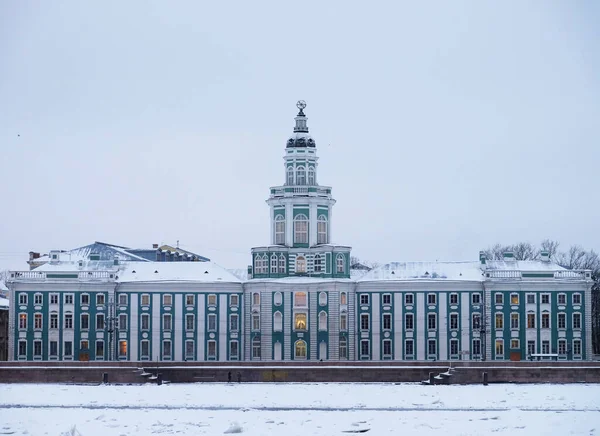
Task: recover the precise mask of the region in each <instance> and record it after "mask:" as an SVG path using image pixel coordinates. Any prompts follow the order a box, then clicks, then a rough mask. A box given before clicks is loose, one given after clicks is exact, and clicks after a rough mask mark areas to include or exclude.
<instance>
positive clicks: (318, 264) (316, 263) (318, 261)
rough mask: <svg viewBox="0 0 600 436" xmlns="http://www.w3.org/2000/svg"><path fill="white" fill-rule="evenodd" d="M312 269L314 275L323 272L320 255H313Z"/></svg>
mask: <svg viewBox="0 0 600 436" xmlns="http://www.w3.org/2000/svg"><path fill="white" fill-rule="evenodd" d="M313 269H314V271H315V272H316V273H320V272H323V258H322V257H321V255H320V254H315V258H314V261H313Z"/></svg>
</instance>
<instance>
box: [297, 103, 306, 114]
mask: <svg viewBox="0 0 600 436" xmlns="http://www.w3.org/2000/svg"><path fill="white" fill-rule="evenodd" d="M296 107H297V108H298V109H300V113H301V114H304V112H302V111H303V110H304V108H305V107H306V102H305V101H304V100H298V103H296Z"/></svg>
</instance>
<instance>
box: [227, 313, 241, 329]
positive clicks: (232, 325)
mask: <svg viewBox="0 0 600 436" xmlns="http://www.w3.org/2000/svg"><path fill="white" fill-rule="evenodd" d="M238 325H239V315H237V314H235V313H234V314H231V315H229V330H230V331H232V332H237V331H238Z"/></svg>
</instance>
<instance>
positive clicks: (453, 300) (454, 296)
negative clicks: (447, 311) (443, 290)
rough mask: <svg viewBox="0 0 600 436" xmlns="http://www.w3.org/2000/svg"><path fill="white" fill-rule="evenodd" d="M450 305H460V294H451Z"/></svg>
mask: <svg viewBox="0 0 600 436" xmlns="http://www.w3.org/2000/svg"><path fill="white" fill-rule="evenodd" d="M450 304H453V305H454V304H458V294H456V293H453V294H450Z"/></svg>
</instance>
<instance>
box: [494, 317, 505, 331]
mask: <svg viewBox="0 0 600 436" xmlns="http://www.w3.org/2000/svg"><path fill="white" fill-rule="evenodd" d="M503 328H504V314H503V313H496V330H501V329H503Z"/></svg>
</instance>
